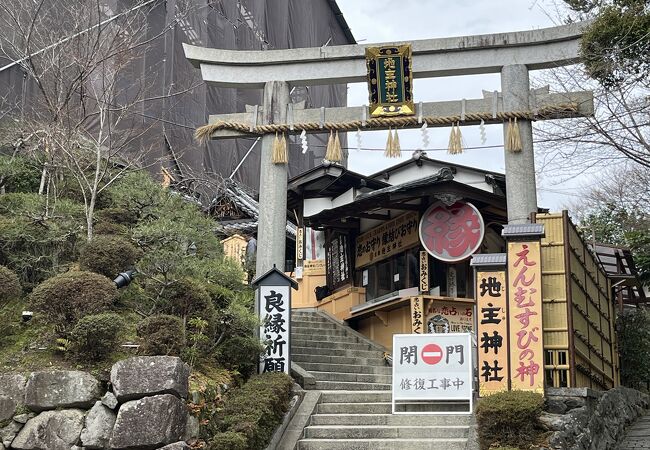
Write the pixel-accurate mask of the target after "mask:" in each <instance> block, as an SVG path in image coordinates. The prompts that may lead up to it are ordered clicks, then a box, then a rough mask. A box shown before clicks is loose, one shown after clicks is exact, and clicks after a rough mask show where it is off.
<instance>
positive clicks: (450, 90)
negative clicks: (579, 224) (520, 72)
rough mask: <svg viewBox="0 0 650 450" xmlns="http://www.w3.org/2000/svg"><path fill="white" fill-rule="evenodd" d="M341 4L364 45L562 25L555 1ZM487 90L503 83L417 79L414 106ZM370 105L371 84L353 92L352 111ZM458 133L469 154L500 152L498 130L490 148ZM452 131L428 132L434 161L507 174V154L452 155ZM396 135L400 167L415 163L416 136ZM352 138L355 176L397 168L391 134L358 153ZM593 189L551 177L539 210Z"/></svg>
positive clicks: (467, 130) (368, 141) (486, 78)
mask: <svg viewBox="0 0 650 450" xmlns="http://www.w3.org/2000/svg"><path fill="white" fill-rule="evenodd" d="M338 4H339V7H340V8H341V10H342V11H343V14H344V16H345V19H346V21H347V22H348V25H349V26H350V28H351V30H352V33H353V34H354V37H355V38H356V39H357V42H359V43H360V44H366V43H379V42H391V41H403V40H416V39H426V38H436V37H449V36H462V35H472V34H483V33H500V32H508V31H519V30H529V29H536V28H545V27H549V26H554V23H553V22H554V21H555V20H556V18H557V17H558V13H557V11H556V10H555V7H554V6H553V1H552V0H538V1H535V0H455V1H448V0H445V1H443V0H399V1H388V0H338ZM483 89H485V90H489V91H493V90H501V85H500V77H499V75H498V74H492V75H473V76H464V77H449V78H434V79H426V80H423V79H416V80H415V82H414V87H413V92H414V100H415V101H416V102H418V101H439V100H458V99H462V98H468V99H469V98H481V97H482V95H483V94H482V90H483ZM367 103H368V90H367V87H366V84H365V83H356V84H350V85H349V88H348V104H349V105H363V104H367ZM461 130H462V133H463V138H464V142H465V145H466V146H467V147H475V146H502V145H503V127H502V126H501V125H490V126H487V127H486V131H487V142H486V143H485V144H482V143H481V140H480V135H479V128H478V127H474V126H465V127H462V128H461ZM449 131H450V129H449V128H437V129H431V128H430V129H429V138H430V143H429V148H430V149H435V150H428V151H427V155H428V156H429V157H431V158H435V159H441V160H448V161H453V162H457V163H458V164H464V165H470V166H475V167H481V168H484V169H487V170H493V171H496V172H501V173H503V172H504V171H505V168H504V159H503V147H500V148H491V149H485V148H484V149H474V150H472V149H469V150H465V152H464V153H463V154H462V155H448V154H447V151H446V148H447V143H448V140H449ZM399 135H400V142H401V146H402V149H403V151H402V160H404V159H407V158H410V157H411V152H410V151H404V149H416V148H421V147H422V140H421V133H420V131H419V130H403V131H400V132H399ZM348 136H349V137H348V146H349V147H350V148H351V149H350V156H349V168H350V169H351V170H354V171H357V172H360V173H363V174H370V173H374V172H377V171H379V170H381V169H382V168H385V167H388V166H391V165H393V164H397V163H398V162H399V161H400V160H397V159H388V158H385V157H384V156H383V149H384V148H385V146H386V138H387V132H386V131H372V132H363V133H362V143H361V148H362V150H361V151H356V150H355V148H356V145H357V144H356V137H355V133H350V134H349V135H348ZM366 149H377V150H366ZM567 164H570V161H567ZM538 169H539V168H538ZM588 182H589V180H588V179H585V178H583V179H578V180H576V179H573V180H570V181H568V182H567V181H564V180H558V179H557V177H554V176H553V174H548V173H543V174H541V177H540V176H538V194H537V198H538V203H539V206H540V207H546V208H551V210H552V211H557V210H560V209H561V208H562V207H563V206H566V204H567V203H568V202H570V201H571V200H573V199H575V188H576V187H578V186H579V185H580V184H586V183H588ZM561 192H568V193H569V195H568V196H567V195H562V194H561Z"/></svg>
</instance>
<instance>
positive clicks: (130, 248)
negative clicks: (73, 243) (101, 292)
mask: <svg viewBox="0 0 650 450" xmlns="http://www.w3.org/2000/svg"><path fill="white" fill-rule="evenodd" d="M141 255H142V252H141V251H140V250H139V249H138V248H136V247H135V246H134V245H133V244H131V243H130V242H129V241H128V239H126V238H124V237H121V236H101V235H100V236H95V238H94V239H93V240H92V241H90V242H88V243H87V244H86V245H85V246H84V247H83V249H82V250H81V253H80V255H79V265H80V267H81V269H83V270H90V271H92V272H96V273H100V274H102V275H104V276H107V277H108V278H110V279H113V278H115V277H116V276H117V275H118V274H119V273H120V272H124V271H126V270H128V269H130V268H132V267H133V265H134V264H135V261H136V260H137V259H138V258H139V257H140V256H141Z"/></svg>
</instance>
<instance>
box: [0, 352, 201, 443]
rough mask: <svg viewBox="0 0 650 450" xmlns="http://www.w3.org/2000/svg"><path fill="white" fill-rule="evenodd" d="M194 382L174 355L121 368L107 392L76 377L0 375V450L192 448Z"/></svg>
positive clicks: (115, 370) (85, 377)
mask: <svg viewBox="0 0 650 450" xmlns="http://www.w3.org/2000/svg"><path fill="white" fill-rule="evenodd" d="M189 375H190V369H189V367H188V366H187V364H185V363H184V362H182V361H181V360H180V359H179V358H176V357H171V356H143V357H135V358H130V359H126V360H123V361H119V362H118V363H116V364H115V365H114V366H113V367H112V369H111V375H110V385H109V387H108V389H106V388H103V386H102V384H101V383H100V382H99V381H98V380H97V379H96V378H95V377H93V376H92V375H91V374H89V373H86V372H79V371H49V372H46V371H43V372H33V373H31V374H29V376H27V377H25V376H23V375H21V374H3V375H0V450H7V449H20V450H36V449H48V450H71V449H76V450H79V449H143V450H147V449H160V448H163V449H166V450H181V449H189V446H188V444H187V442H189V441H191V440H192V439H194V438H196V437H197V434H198V422H197V421H196V420H195V419H194V418H193V417H192V416H190V415H189V414H188V412H187V411H188V410H187V405H186V399H187V395H188V388H189V386H188V384H189Z"/></svg>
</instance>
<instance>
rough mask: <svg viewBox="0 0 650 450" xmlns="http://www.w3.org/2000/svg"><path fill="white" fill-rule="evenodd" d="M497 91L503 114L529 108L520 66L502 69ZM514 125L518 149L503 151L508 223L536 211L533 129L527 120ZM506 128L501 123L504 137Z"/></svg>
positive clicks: (524, 72) (524, 220)
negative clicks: (498, 91)
mask: <svg viewBox="0 0 650 450" xmlns="http://www.w3.org/2000/svg"><path fill="white" fill-rule="evenodd" d="M501 91H502V93H503V107H504V109H505V110H506V111H528V110H529V109H530V105H529V104H528V103H529V100H528V99H529V93H530V85H529V80H528V68H527V67H526V66H525V65H524V64H516V65H508V66H503V68H502V69H501ZM518 123H519V134H520V136H521V147H522V150H521V151H520V152H517V153H514V152H511V151H507V150H506V151H505V163H506V199H507V204H508V223H509V224H518V223H528V222H529V221H530V214H531V213H533V212H537V188H536V185H535V154H534V153H533V128H532V124H531V123H530V121H529V120H519V121H518ZM506 127H507V124H504V128H503V135H504V138H505V137H506Z"/></svg>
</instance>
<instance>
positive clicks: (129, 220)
mask: <svg viewBox="0 0 650 450" xmlns="http://www.w3.org/2000/svg"><path fill="white" fill-rule="evenodd" d="M95 218H96V219H97V221H98V222H107V223H112V224H115V225H126V226H129V225H135V224H136V223H137V222H138V215H137V214H136V213H135V212H133V211H129V210H128V209H124V208H106V209H100V210H99V211H97V213H96V214H95Z"/></svg>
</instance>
